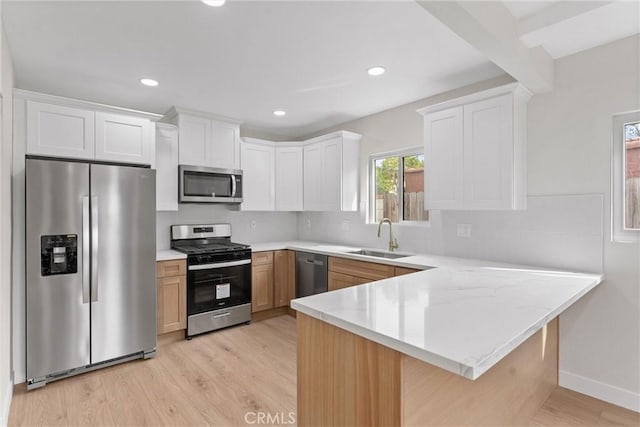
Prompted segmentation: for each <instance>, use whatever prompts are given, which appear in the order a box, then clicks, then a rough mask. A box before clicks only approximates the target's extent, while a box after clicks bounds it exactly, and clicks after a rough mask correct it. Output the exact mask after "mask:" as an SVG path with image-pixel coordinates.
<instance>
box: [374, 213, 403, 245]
mask: <svg viewBox="0 0 640 427" xmlns="http://www.w3.org/2000/svg"><path fill="white" fill-rule="evenodd" d="M385 222H386V223H387V224H389V252H393V250H394V249H396V248H397V247H398V241H397V240H396V239H394V238H393V231H392V230H391V220H390V219H389V218H382V219H381V220H380V222H379V223H378V238H380V229H381V228H382V224H383V223H385Z"/></svg>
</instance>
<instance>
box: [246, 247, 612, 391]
mask: <svg viewBox="0 0 640 427" xmlns="http://www.w3.org/2000/svg"><path fill="white" fill-rule="evenodd" d="M251 246H252V249H253V251H254V252H258V251H265V250H281V249H292V250H298V251H307V252H314V253H321V254H325V255H329V256H340V257H343V258H351V259H357V260H361V261H369V262H378V263H383V264H392V265H397V266H401V267H408V268H416V269H427V270H425V271H421V272H418V273H413V274H409V275H405V276H399V277H394V278H390V279H385V280H380V281H377V282H372V283H367V284H364V285H359V286H353V287H350V288H346V289H340V290H337V291H332V292H327V293H323V294H318V295H313V296H309V297H305V298H298V299H295V300H292V301H291V307H292V308H294V309H295V310H297V311H299V312H301V313H304V314H307V315H309V316H312V317H315V318H317V319H320V320H322V321H325V322H327V323H330V324H332V325H334V326H337V327H339V328H342V329H344V330H347V331H349V332H352V333H354V334H356V335H359V336H362V337H364V338H367V339H369V340H371V341H374V342H377V343H379V344H382V345H385V346H387V347H390V348H393V349H395V350H397V351H400V352H402V353H404V354H408V355H410V356H412V357H415V358H417V359H420V360H422V361H424V362H427V363H430V364H432V365H435V366H438V367H440V368H442V369H446V370H447V371H450V372H453V373H456V374H459V375H462V376H464V377H466V378H469V379H471V380H474V379H476V378H478V377H479V376H480V375H482V374H483V373H484V372H486V371H487V370H488V369H490V368H491V367H492V366H493V365H495V364H496V363H497V362H498V361H499V360H500V359H502V358H503V357H504V356H506V355H507V354H509V353H510V352H511V351H512V350H513V349H515V348H516V347H518V346H519V345H520V344H522V343H523V342H524V341H525V340H526V339H527V338H529V337H530V336H531V335H533V334H534V333H535V332H537V331H538V330H539V329H540V328H542V327H543V326H544V325H546V324H547V323H548V322H549V321H551V320H552V319H553V318H555V317H556V316H558V315H560V313H562V312H563V311H564V310H566V309H567V308H568V307H569V306H570V305H571V304H573V303H574V302H575V301H577V300H578V299H580V298H581V297H582V296H583V295H585V294H586V293H587V292H589V291H590V290H591V289H593V288H594V287H595V286H597V285H598V284H599V283H600V282H601V281H602V276H601V275H597V274H583V273H573V272H563V271H557V270H544V269H540V268H535V267H526V266H518V265H510V264H505V263H496V262H489V261H481V260H471V259H462V258H452V257H445V256H439V255H412V256H408V257H404V258H398V259H384V258H374V257H368V256H362V255H355V254H347V253H345V252H348V251H354V250H358V249H360V248H357V247H344V246H337V245H329V244H320V243H313V242H278V243H261V244H255V245H251Z"/></svg>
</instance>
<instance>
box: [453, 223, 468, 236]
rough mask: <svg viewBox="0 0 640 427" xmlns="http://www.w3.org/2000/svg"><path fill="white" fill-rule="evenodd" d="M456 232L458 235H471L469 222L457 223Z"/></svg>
mask: <svg viewBox="0 0 640 427" xmlns="http://www.w3.org/2000/svg"><path fill="white" fill-rule="evenodd" d="M456 234H457V236H458V237H465V238H466V237H471V224H458V226H457V229H456Z"/></svg>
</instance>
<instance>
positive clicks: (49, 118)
mask: <svg viewBox="0 0 640 427" xmlns="http://www.w3.org/2000/svg"><path fill="white" fill-rule="evenodd" d="M94 120H95V114H94V112H93V111H88V110H83V109H80V108H72V107H66V106H61V105H54V104H46V103H42V102H37V101H30V100H28V101H27V154H40V155H43V156H55V157H74V158H82V159H92V158H93V156H94V152H95V132H94V129H95V126H94Z"/></svg>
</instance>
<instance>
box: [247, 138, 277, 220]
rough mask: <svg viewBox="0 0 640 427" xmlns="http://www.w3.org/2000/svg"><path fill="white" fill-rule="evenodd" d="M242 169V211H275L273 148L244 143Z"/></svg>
mask: <svg viewBox="0 0 640 427" xmlns="http://www.w3.org/2000/svg"><path fill="white" fill-rule="evenodd" d="M242 169H243V172H242V181H243V183H242V200H243V202H242V210H247V211H272V210H274V208H275V188H274V187H275V178H274V172H275V164H274V148H273V146H268V145H261V144H252V143H248V142H244V143H243V144H242Z"/></svg>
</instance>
